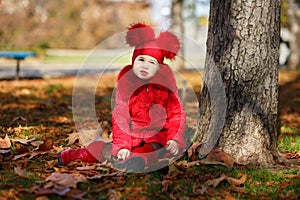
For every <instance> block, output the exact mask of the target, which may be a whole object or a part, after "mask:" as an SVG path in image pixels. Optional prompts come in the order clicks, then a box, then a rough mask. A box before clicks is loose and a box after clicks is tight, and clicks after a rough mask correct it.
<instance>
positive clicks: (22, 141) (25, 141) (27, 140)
mask: <svg viewBox="0 0 300 200" xmlns="http://www.w3.org/2000/svg"><path fill="white" fill-rule="evenodd" d="M35 139H36V138H35V137H33V138H30V139H12V140H11V141H12V142H19V143H21V144H25V145H28V143H29V142H32V141H34V140H35Z"/></svg>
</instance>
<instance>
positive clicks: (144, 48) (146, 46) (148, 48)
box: [126, 23, 180, 64]
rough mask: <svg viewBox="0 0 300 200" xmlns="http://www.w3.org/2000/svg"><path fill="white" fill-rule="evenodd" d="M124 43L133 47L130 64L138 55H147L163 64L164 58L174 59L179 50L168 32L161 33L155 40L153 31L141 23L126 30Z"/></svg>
mask: <svg viewBox="0 0 300 200" xmlns="http://www.w3.org/2000/svg"><path fill="white" fill-rule="evenodd" d="M126 42H127V44H129V45H130V46H132V47H135V50H134V53H133V57H132V63H133V62H134V60H135V58H136V57H137V56H138V55H142V54H144V55H149V56H152V57H154V58H156V59H157V61H158V62H159V63H161V64H162V63H163V60H164V58H168V59H174V58H175V56H176V55H177V53H178V51H179V49H180V42H179V39H178V38H177V36H176V35H174V34H173V33H171V32H169V31H164V32H161V33H160V35H159V36H158V37H157V38H155V33H154V30H153V29H152V28H151V27H150V26H148V25H145V24H143V23H137V24H134V25H132V26H130V27H129V28H128V32H127V35H126Z"/></svg>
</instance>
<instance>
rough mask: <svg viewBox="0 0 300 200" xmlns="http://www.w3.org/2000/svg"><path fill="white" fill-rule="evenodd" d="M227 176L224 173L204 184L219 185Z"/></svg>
mask: <svg viewBox="0 0 300 200" xmlns="http://www.w3.org/2000/svg"><path fill="white" fill-rule="evenodd" d="M226 178H227V176H226V175H225V174H222V175H221V176H220V177H219V178H216V179H212V180H207V181H206V182H205V183H204V185H207V186H213V187H217V186H218V185H219V184H220V183H221V182H222V181H223V180H225V179H226Z"/></svg>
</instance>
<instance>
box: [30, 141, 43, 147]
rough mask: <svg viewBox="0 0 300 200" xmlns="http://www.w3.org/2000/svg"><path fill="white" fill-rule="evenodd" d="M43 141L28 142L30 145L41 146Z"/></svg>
mask: <svg viewBox="0 0 300 200" xmlns="http://www.w3.org/2000/svg"><path fill="white" fill-rule="evenodd" d="M43 143H44V141H33V142H30V144H31V145H32V146H35V147H39V146H41V144H43Z"/></svg>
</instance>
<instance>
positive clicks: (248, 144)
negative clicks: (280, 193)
mask: <svg viewBox="0 0 300 200" xmlns="http://www.w3.org/2000/svg"><path fill="white" fill-rule="evenodd" d="M210 3H211V5H210V6H211V7H210V17H209V29H208V39H207V55H206V62H205V71H204V83H203V88H202V90H201V95H200V120H199V127H198V132H197V134H196V137H195V139H196V140H198V141H202V142H204V144H203V145H202V148H201V149H200V154H204V155H205V154H207V153H208V152H209V151H210V150H211V149H212V148H213V146H214V145H218V146H219V147H221V149H223V150H224V151H225V152H227V153H229V154H231V155H232V156H233V157H234V158H235V159H236V161H237V162H240V163H244V164H246V163H260V164H268V163H273V162H274V161H275V160H276V158H277V156H278V153H277V104H278V70H277V67H278V62H279V37H280V0H247V1H246V0H223V1H218V0H211V2H210Z"/></svg>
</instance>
